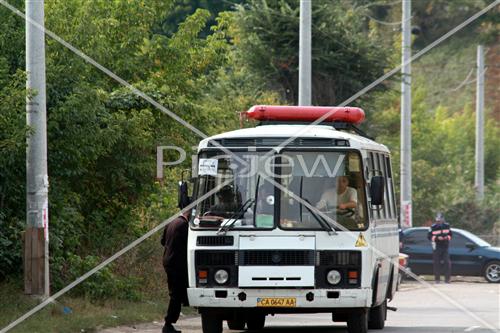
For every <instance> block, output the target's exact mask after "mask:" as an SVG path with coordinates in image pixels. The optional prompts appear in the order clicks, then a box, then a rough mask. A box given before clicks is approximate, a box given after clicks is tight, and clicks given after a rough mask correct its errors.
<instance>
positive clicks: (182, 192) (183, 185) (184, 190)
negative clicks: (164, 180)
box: [177, 180, 191, 209]
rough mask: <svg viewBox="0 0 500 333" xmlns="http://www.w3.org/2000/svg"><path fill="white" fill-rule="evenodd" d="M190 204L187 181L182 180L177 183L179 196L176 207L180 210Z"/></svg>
mask: <svg viewBox="0 0 500 333" xmlns="http://www.w3.org/2000/svg"><path fill="white" fill-rule="evenodd" d="M190 203H191V198H190V197H189V191H188V183H187V181H184V180H182V181H180V182H179V196H178V203H177V206H178V207H179V208H180V209H183V208H184V207H186V206H188V205H189V204H190Z"/></svg>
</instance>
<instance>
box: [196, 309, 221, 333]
mask: <svg viewBox="0 0 500 333" xmlns="http://www.w3.org/2000/svg"><path fill="white" fill-rule="evenodd" d="M201 330H202V331H203V333H222V319H221V318H220V317H219V316H216V315H214V314H213V313H210V311H203V312H202V313H201Z"/></svg>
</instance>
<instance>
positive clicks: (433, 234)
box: [427, 222, 452, 248]
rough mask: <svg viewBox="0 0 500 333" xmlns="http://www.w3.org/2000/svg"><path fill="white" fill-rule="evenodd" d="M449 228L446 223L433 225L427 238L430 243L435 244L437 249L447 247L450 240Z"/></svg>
mask: <svg viewBox="0 0 500 333" xmlns="http://www.w3.org/2000/svg"><path fill="white" fill-rule="evenodd" d="M451 237H452V234H451V228H450V225H449V224H448V223H446V222H445V223H434V224H433V225H432V226H431V227H430V228H429V233H428V234H427V238H429V240H430V241H431V242H436V246H437V247H446V248H447V247H448V245H449V243H450V240H451Z"/></svg>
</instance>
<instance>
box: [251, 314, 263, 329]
mask: <svg viewBox="0 0 500 333" xmlns="http://www.w3.org/2000/svg"><path fill="white" fill-rule="evenodd" d="M265 325H266V315H265V314H263V313H254V314H251V315H249V316H248V318H247V327H248V329H249V330H251V331H260V330H261V329H263V328H264V326H265Z"/></svg>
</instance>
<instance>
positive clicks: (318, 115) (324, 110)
mask: <svg viewBox="0 0 500 333" xmlns="http://www.w3.org/2000/svg"><path fill="white" fill-rule="evenodd" d="M243 115H244V116H246V117H247V118H249V119H253V120H257V121H259V122H260V123H259V125H269V124H305V125H307V124H311V123H313V122H316V121H318V120H319V122H318V125H328V126H332V127H334V128H335V129H337V130H351V131H354V132H355V133H356V134H358V135H361V136H364V137H366V138H369V139H372V138H371V137H369V136H368V135H366V133H364V132H363V131H361V130H360V129H359V128H357V127H356V126H355V125H357V124H360V123H361V122H363V120H364V119H365V112H364V111H363V110H362V109H361V108H357V107H350V106H342V107H337V106H286V105H254V106H252V107H251V108H250V109H248V111H246V112H243Z"/></svg>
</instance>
